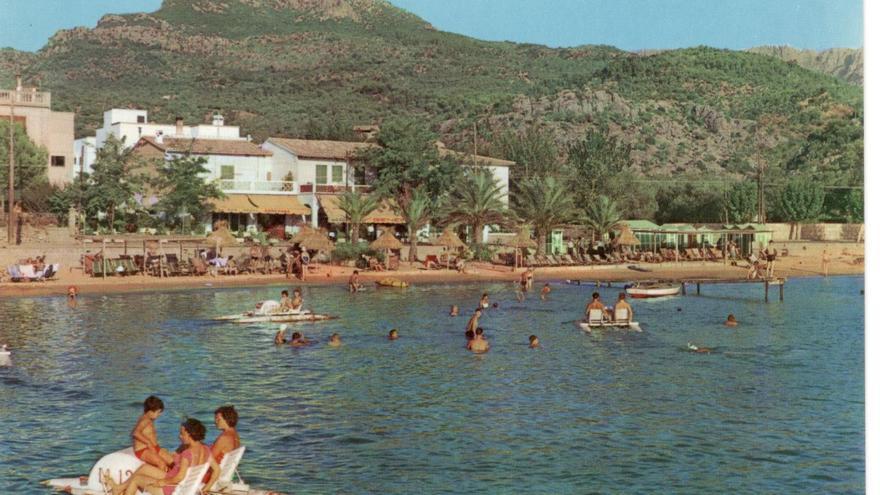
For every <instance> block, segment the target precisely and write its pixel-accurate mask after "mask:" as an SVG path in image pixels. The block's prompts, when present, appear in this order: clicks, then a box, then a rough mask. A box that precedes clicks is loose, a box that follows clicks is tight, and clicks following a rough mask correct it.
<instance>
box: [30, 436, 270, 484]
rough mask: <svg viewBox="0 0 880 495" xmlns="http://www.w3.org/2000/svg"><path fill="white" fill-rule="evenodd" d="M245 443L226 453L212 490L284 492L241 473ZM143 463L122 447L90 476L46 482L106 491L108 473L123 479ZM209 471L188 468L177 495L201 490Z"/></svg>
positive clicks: (106, 456)
mask: <svg viewBox="0 0 880 495" xmlns="http://www.w3.org/2000/svg"><path fill="white" fill-rule="evenodd" d="M244 451H245V448H244V447H239V448H237V449H235V450H233V451H231V452H229V453H228V454H226V455H225V456H224V457H223V460H222V461H221V462H220V474H219V476H218V477H217V481H216V482H215V483H214V486H212V487H211V490H210V491H209V492H205V493H209V494H218V495H219V494H223V495H281V494H279V493H278V492H273V491H268V490H260V489H255V488H252V487H251V486H250V485H248V484H247V483H245V482H244V481H243V480H242V479H241V476H239V475H238V472H237V469H238V464H239V463H240V462H241V458H242V457H243V456H244ZM141 464H143V461H141V460H140V459H138V458H137V457H135V455H134V450H133V449H132V448H131V447H129V448H127V449H122V450H118V451H116V452H113V453H110V454H107V455H105V456H104V457H101V459H99V460H98V462H96V463H95V465H94V466H92V469H91V471H89V475H88V476H79V477H76V478H54V479H50V480H46V481H43V484H44V485H46V486H48V487H50V488H52V489H54V490H56V491H61V492H66V493H70V494H72V495H105V494H106V493H108V491H107V487H105V486H104V484H103V483H102V481H101V480H102V479H103V477H104V475H105V473H109V474H110V476H111V477H112V478H113V480H114V481H115V482H117V483H122V482H124V481H125V480H126V479H128V477H129V476H131V473H133V472H135V471H136V470H137V469H138V468H139V467H140V466H141ZM206 471H207V465H205V464H202V465H201V466H193V467H191V468H190V469H189V470H188V471H187V475H186V476H185V477H184V479H183V480H182V481H181V482H180V483H179V484H178V485H177V487H176V489H175V491H174V495H195V494H198V493H200V491H201V489H202V488H203V486H202V483H201V482H202V479H203V477H204V474H205V472H206Z"/></svg>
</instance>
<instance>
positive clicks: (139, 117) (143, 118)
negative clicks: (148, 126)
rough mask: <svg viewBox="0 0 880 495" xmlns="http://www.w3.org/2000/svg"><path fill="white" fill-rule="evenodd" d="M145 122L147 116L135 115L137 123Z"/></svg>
mask: <svg viewBox="0 0 880 495" xmlns="http://www.w3.org/2000/svg"><path fill="white" fill-rule="evenodd" d="M146 122H147V118H146V117H144V116H143V115H138V116H137V123H138V124H145V123H146Z"/></svg>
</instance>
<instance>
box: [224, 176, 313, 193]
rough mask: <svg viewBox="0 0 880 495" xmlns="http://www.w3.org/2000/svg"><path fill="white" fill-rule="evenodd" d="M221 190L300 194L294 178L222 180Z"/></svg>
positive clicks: (228, 191)
mask: <svg viewBox="0 0 880 495" xmlns="http://www.w3.org/2000/svg"><path fill="white" fill-rule="evenodd" d="M220 190H221V191H223V192H227V193H255V194H298V193H299V188H298V187H297V185H296V182H295V181H292V180H272V181H269V180H227V179H221V180H220Z"/></svg>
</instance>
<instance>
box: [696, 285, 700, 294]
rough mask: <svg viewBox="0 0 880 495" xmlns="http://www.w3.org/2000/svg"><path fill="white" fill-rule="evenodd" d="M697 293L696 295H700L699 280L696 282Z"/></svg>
mask: <svg viewBox="0 0 880 495" xmlns="http://www.w3.org/2000/svg"><path fill="white" fill-rule="evenodd" d="M697 295H698V296H699V295H700V283H699V282H697Z"/></svg>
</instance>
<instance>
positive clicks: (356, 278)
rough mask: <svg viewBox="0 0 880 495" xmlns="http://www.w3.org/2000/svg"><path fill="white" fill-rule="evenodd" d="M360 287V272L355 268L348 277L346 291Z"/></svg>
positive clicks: (355, 290)
mask: <svg viewBox="0 0 880 495" xmlns="http://www.w3.org/2000/svg"><path fill="white" fill-rule="evenodd" d="M360 289H361V282H360V272H358V271H357V270H355V271H353V272H352V273H351V277H349V278H348V291H349V292H357V291H359V290H360Z"/></svg>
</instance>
